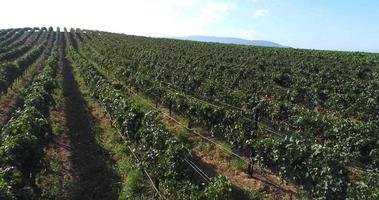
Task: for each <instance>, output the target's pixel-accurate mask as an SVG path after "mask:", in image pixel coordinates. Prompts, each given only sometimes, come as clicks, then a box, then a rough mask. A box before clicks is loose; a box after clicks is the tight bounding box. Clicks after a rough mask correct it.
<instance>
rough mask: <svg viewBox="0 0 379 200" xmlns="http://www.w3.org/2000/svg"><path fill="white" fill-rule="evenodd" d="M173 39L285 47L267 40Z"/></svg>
mask: <svg viewBox="0 0 379 200" xmlns="http://www.w3.org/2000/svg"><path fill="white" fill-rule="evenodd" d="M171 38H173V39H179V40H191V41H199V42H217V43H224V44H242V45H254V46H263V47H277V48H283V47H285V46H283V45H280V44H277V43H274V42H270V41H265V40H245V39H241V38H233V37H215V36H202V35H194V36H188V37H171Z"/></svg>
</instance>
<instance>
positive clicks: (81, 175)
mask: <svg viewBox="0 0 379 200" xmlns="http://www.w3.org/2000/svg"><path fill="white" fill-rule="evenodd" d="M62 62H63V80H64V82H63V95H64V98H65V99H66V104H65V111H64V112H65V113H66V120H67V127H68V132H69V134H68V135H62V136H61V137H60V138H58V140H57V142H56V143H58V144H60V146H61V147H62V152H61V154H65V155H66V156H67V158H69V159H70V160H71V162H72V166H71V164H70V168H72V170H71V171H72V172H71V173H72V174H73V175H74V178H75V185H74V186H73V188H74V191H73V194H74V198H75V199H117V191H116V189H115V188H117V186H116V185H117V182H118V176H117V174H115V172H114V171H113V170H112V169H111V168H110V167H109V166H110V164H109V163H110V162H112V160H111V159H110V157H109V154H107V152H106V151H105V150H104V149H103V148H101V146H100V145H99V144H98V143H97V141H96V137H95V131H94V130H93V128H92V127H94V126H93V123H94V120H93V117H92V116H91V114H90V112H89V110H88V106H87V104H86V101H85V100H84V98H83V95H82V93H81V92H80V90H79V86H78V83H77V81H76V80H75V78H74V75H73V72H72V67H71V66H70V64H69V62H68V60H67V59H66V57H65V53H64V56H63V60H62Z"/></svg>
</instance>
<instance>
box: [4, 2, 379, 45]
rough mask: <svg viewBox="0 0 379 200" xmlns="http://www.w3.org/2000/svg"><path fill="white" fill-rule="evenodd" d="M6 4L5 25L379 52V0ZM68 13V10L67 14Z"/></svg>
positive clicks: (7, 26) (9, 26)
mask: <svg viewBox="0 0 379 200" xmlns="http://www.w3.org/2000/svg"><path fill="white" fill-rule="evenodd" d="M55 2H57V1H47V0H35V1H26V0H14V1H5V2H3V8H5V9H4V10H3V11H2V12H1V13H0V17H1V18H2V19H7V20H2V22H0V28H16V27H34V26H38V27H41V26H46V27H47V26H53V27H56V26H59V27H67V28H70V27H75V28H82V29H93V30H101V31H108V32H116V33H125V34H130V35H141V36H150V37H186V36H192V35H204V36H217V37H233V38H241V39H246V40H266V41H271V42H274V43H278V44H281V45H283V46H289V47H293V48H303V49H320V50H340V51H364V52H379V37H377V33H378V32H379V26H377V25H376V23H377V21H378V20H379V12H378V11H377V8H379V2H374V1H369V0H364V1H352V0H348V1H326V0H318V1H312V2H310V1H308V2H305V1H300V0H291V1H286V2H283V1H280V0H221V1H217V0H206V1H200V0H156V1H154V0H140V1H130V0H126V1H122V0H109V1H100V0H94V1H83V0H82V1H74V0H67V1H64V2H63V3H60V4H57V3H55ZM62 13H65V14H62Z"/></svg>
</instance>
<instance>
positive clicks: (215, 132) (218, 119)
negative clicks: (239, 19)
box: [0, 28, 379, 200]
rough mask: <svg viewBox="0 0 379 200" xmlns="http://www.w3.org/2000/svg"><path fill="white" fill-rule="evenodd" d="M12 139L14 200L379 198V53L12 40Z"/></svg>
mask: <svg viewBox="0 0 379 200" xmlns="http://www.w3.org/2000/svg"><path fill="white" fill-rule="evenodd" d="M0 128H1V132H0V199H165V200H166V199H168V200H174V199H175V200H177V199H185V200H187V199H193V200H195V199H196V200H197V199H199V200H206V199H210V200H218V199H219V200H224V199H236V200H237V199H238V200H239V199H379V54H374V53H361V52H336V51H319V50H303V49H293V48H269V47H255V46H244V45H226V44H219V43H203V42H191V41H182V40H173V39H159V38H149V37H140V36H131V35H125V34H116V33H109V32H102V31H93V30H81V29H71V30H66V29H64V30H62V29H59V28H58V29H53V28H19V29H2V30H0ZM249 161H253V163H254V167H253V168H254V173H253V174H252V177H250V176H249V175H248V174H247V168H248V164H249Z"/></svg>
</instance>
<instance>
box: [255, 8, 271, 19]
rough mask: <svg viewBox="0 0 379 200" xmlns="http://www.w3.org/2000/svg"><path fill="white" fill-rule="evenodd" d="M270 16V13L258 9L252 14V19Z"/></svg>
mask: <svg viewBox="0 0 379 200" xmlns="http://www.w3.org/2000/svg"><path fill="white" fill-rule="evenodd" d="M268 14H270V11H269V10H267V9H259V10H256V11H255V12H254V17H263V16H266V15H268Z"/></svg>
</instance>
